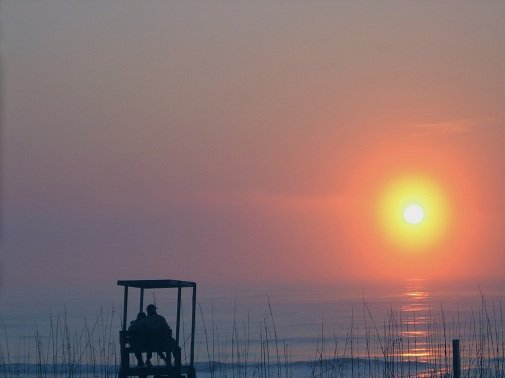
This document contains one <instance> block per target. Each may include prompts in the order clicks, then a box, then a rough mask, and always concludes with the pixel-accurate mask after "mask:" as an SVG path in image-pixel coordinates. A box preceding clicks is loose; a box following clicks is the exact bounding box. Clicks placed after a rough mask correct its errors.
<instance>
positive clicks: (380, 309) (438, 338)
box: [0, 279, 505, 377]
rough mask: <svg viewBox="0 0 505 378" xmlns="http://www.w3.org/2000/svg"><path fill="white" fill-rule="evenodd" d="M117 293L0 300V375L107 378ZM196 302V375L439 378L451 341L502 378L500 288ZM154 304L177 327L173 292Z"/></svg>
mask: <svg viewBox="0 0 505 378" xmlns="http://www.w3.org/2000/svg"><path fill="white" fill-rule="evenodd" d="M117 294H118V295H115V297H114V298H110V299H109V300H108V299H107V298H99V299H100V300H99V301H98V300H97V301H96V303H92V302H90V301H89V300H85V299H82V301H78V300H76V301H74V302H73V303H68V304H65V305H64V306H61V305H60V307H58V305H56V306H55V307H52V308H50V309H49V311H48V309H47V306H43V305H41V303H33V301H32V302H30V303H29V304H26V303H25V304H24V305H19V306H16V305H15V303H14V302H9V303H7V302H6V301H4V302H3V303H2V305H1V308H2V313H1V315H0V327H1V328H2V330H1V332H2V334H3V337H2V338H1V339H2V341H1V342H0V375H2V372H3V373H4V376H27V377H29V376H57V375H61V376H69V374H70V372H71V373H72V374H73V375H74V376H82V377H85V376H89V377H98V376H114V375H115V369H116V366H117V363H118V359H119V343H118V331H119V330H120V328H121V321H122V297H121V294H122V293H121V292H120V291H118V292H117ZM185 294H187V293H185V292H184V291H183V302H182V305H183V311H182V322H181V338H180V340H181V342H180V344H181V347H182V357H183V360H184V361H186V362H187V361H189V354H190V351H189V345H190V338H189V335H190V332H189V330H190V328H191V327H190V324H191V302H190V295H185ZM198 294H199V295H198V305H197V309H196V340H195V361H196V366H197V369H198V376H199V377H236V376H237V377H238V376H240V377H253V376H254V377H340V376H341V377H347V376H353V377H361V376H362V377H370V376H377V377H379V376H388V375H389V376H397V377H428V376H443V374H445V373H446V372H449V371H450V370H451V369H452V345H453V344H452V342H453V340H459V345H460V349H461V360H462V368H463V369H464V371H465V372H466V374H467V375H468V376H480V377H483V376H488V375H486V374H488V373H489V376H491V375H493V376H495V375H496V374H497V373H498V374H502V375H503V374H504V372H505V350H504V348H505V327H504V325H505V319H504V314H503V303H504V300H505V290H502V288H501V286H500V285H499V284H498V285H497V284H494V285H488V286H482V287H481V286H479V284H478V283H474V284H466V285H461V284H454V283H450V284H436V285H435V284H433V283H430V282H427V281H425V280H421V279H409V280H405V281H403V282H401V283H398V284H395V285H389V286H378V285H373V284H369V285H363V286H362V287H360V286H359V285H349V286H345V287H343V286H333V287H332V286H327V287H320V286H319V287H317V286H310V287H309V286H306V287H297V288H295V287H292V286H291V287H267V288H262V289H259V288H222V287H221V288H205V287H201V286H200V287H199V293H198ZM149 302H155V303H156V304H157V306H158V308H159V312H160V313H161V314H162V315H164V316H165V317H166V318H167V320H168V322H169V323H170V324H171V325H172V326H175V324H173V323H174V319H175V307H174V304H175V303H176V302H175V293H161V292H159V291H153V292H148V291H146V293H145V303H149ZM30 306H32V307H30ZM138 307H139V303H138V298H137V293H135V292H130V295H129V309H130V311H129V312H128V320H132V319H133V318H134V317H135V315H136V312H137V311H138ZM131 363H132V364H133V363H134V361H133V359H132V361H131ZM2 369H3V370H2ZM498 376H501V375H498Z"/></svg>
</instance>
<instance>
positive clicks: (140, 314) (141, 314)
mask: <svg viewBox="0 0 505 378" xmlns="http://www.w3.org/2000/svg"><path fill="white" fill-rule="evenodd" d="M146 316H147V315H146V313H145V312H144V311H140V312H139V313H138V314H137V320H141V319H144V318H145V317H146Z"/></svg>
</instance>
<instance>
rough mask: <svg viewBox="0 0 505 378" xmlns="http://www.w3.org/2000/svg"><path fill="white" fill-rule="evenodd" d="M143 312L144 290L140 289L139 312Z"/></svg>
mask: <svg viewBox="0 0 505 378" xmlns="http://www.w3.org/2000/svg"><path fill="white" fill-rule="evenodd" d="M142 311H144V288H141V289H140V310H139V312H142Z"/></svg>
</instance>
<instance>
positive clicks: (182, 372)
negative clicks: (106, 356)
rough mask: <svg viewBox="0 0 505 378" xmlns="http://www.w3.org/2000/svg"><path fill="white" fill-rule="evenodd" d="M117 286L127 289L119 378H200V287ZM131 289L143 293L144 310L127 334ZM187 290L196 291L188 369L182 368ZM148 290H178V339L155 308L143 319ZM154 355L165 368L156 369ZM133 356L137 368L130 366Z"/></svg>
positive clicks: (157, 283) (161, 284) (185, 283)
mask: <svg viewBox="0 0 505 378" xmlns="http://www.w3.org/2000/svg"><path fill="white" fill-rule="evenodd" d="M117 284H118V285H119V286H123V287H124V306H123V326H122V329H121V331H120V332H119V344H120V349H121V351H120V353H121V362H120V366H119V373H118V378H126V377H142V378H145V377H147V376H154V377H155V378H196V372H195V368H194V355H195V354H194V350H195V311H196V283H195V282H190V281H177V280H130V281H118V282H117ZM131 287H133V288H137V289H140V310H139V314H138V315H137V319H136V320H134V321H132V322H131V324H130V327H129V328H128V330H127V329H126V324H127V317H128V289H129V288H131ZM183 288H189V289H192V311H191V343H190V359H189V364H185V365H182V362H181V348H180V346H179V336H180V332H179V331H180V324H181V299H182V289H183ZM145 289H177V320H176V326H175V339H174V338H173V335H172V330H171V328H170V327H169V326H168V324H167V322H166V320H165V318H164V317H163V316H161V315H158V314H157V312H156V306H155V305H152V304H151V305H149V306H147V308H146V311H147V316H146V317H143V315H141V313H143V310H144V290H145ZM142 353H146V362H145V363H144V361H143V360H142ZM153 353H157V354H158V356H159V357H160V358H161V359H162V360H163V361H164V362H165V364H164V366H152V364H151V363H150V359H151V357H152V355H153ZM130 354H134V355H135V357H136V359H137V366H130Z"/></svg>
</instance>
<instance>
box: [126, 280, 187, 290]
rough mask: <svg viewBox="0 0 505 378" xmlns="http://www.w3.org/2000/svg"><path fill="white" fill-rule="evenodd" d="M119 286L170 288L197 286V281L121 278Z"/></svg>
mask: <svg viewBox="0 0 505 378" xmlns="http://www.w3.org/2000/svg"><path fill="white" fill-rule="evenodd" d="M117 284H118V285H119V286H128V287H137V288H139V289H168V288H176V287H193V288H194V287H196V283H195V282H191V281H178V280H126V281H125V280H121V281H118V282H117Z"/></svg>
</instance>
